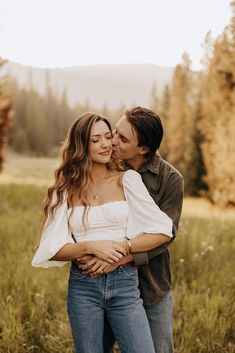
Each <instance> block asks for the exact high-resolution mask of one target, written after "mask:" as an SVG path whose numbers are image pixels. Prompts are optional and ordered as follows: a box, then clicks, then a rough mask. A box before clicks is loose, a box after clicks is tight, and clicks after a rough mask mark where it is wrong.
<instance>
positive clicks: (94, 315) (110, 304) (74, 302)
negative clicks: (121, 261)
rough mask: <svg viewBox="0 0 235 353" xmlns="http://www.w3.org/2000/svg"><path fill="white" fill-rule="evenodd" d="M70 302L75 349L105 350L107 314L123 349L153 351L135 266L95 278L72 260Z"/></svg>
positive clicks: (88, 352) (132, 352)
mask: <svg viewBox="0 0 235 353" xmlns="http://www.w3.org/2000/svg"><path fill="white" fill-rule="evenodd" d="M67 306H68V315H69V320H70V325H71V329H72V335H73V340H74V346H75V350H76V353H103V352H104V348H103V334H104V315H106V317H107V318H108V320H109V323H110V325H111V327H112V330H113V333H114V335H115V338H116V341H117V342H118V344H119V347H120V350H121V352H122V353H154V347H153V343H152V337H151V332H150V328H149V324H148V320H147V317H146V313H145V310H144V308H143V302H142V299H141V298H140V293H139V289H138V272H137V269H136V267H135V266H123V267H119V268H118V269H116V270H115V271H113V272H111V273H109V274H105V275H102V276H100V277H98V278H96V279H92V278H90V276H88V275H84V274H82V271H81V270H80V269H79V268H78V267H77V265H76V264H72V266H71V271H70V277H69V285H68V301H67Z"/></svg>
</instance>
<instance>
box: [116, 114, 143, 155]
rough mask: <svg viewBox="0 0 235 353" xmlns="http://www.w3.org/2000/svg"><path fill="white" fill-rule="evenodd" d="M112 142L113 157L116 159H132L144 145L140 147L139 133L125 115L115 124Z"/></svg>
mask: <svg viewBox="0 0 235 353" xmlns="http://www.w3.org/2000/svg"><path fill="white" fill-rule="evenodd" d="M112 144H113V153H112V157H113V158H114V159H122V160H125V161H130V160H132V159H135V158H136V157H137V156H139V155H140V151H141V150H142V147H138V138H137V134H136V132H135V130H134V129H133V127H132V126H131V124H130V123H129V122H128V121H127V118H126V117H125V115H123V116H122V117H121V119H120V120H119V121H118V123H117V124H116V126H115V130H114V132H113V140H112Z"/></svg>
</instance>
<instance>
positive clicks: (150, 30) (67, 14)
mask: <svg viewBox="0 0 235 353" xmlns="http://www.w3.org/2000/svg"><path fill="white" fill-rule="evenodd" d="M230 17H231V11H230V5H229V0H155V1H154V0H141V1H140V0H0V56H2V57H5V58H9V59H10V60H12V61H15V62H19V63H22V64H27V65H32V66H38V67H65V66H77V65H89V64H115V63H152V64H158V65H164V66H175V65H176V64H177V63H179V62H180V61H181V55H182V53H183V52H184V51H187V52H188V53H189V55H190V57H191V59H192V61H193V68H195V69H198V68H200V59H201V57H202V55H203V50H202V47H201V44H202V42H203V40H204V37H205V35H206V33H207V32H208V31H209V30H211V31H212V34H213V36H216V35H218V34H219V33H221V32H222V30H223V28H224V27H225V26H226V25H227V24H228V23H229V20H230Z"/></svg>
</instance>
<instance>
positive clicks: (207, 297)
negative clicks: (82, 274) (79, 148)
mask: <svg viewBox="0 0 235 353" xmlns="http://www.w3.org/2000/svg"><path fill="white" fill-rule="evenodd" d="M0 193H1V204H0V234H1V236H0V247H1V257H0V296H1V302H0V311H1V315H0V352H2V353H32V352H33V353H62V352H63V353H72V352H73V344H72V338H71V334H70V328H69V324H68V319H67V314H66V289H67V277H68V267H67V266H65V267H64V268H62V269H57V268H56V269H48V270H44V269H36V268H32V267H31V265H30V262H31V259H32V256H33V254H34V251H35V246H36V245H37V242H38V240H39V233H40V228H41V222H42V216H41V215H42V212H41V207H40V205H41V202H42V199H43V197H44V194H45V189H44V188H42V187H39V186H29V185H28V186H26V185H25V186H23V185H18V186H16V185H8V186H7V185H5V186H3V185H2V186H0ZM234 231H235V224H234V221H233V223H232V222H231V221H230V222H229V221H228V220H226V219H223V218H222V217H221V219H213V218H203V219H201V218H197V217H186V216H185V217H184V218H183V221H182V224H181V230H180V233H179V235H178V237H177V239H176V240H175V243H174V244H173V245H172V248H171V255H172V269H173V277H174V283H175V285H174V298H175V306H174V316H175V323H174V329H175V332H174V335H175V347H176V353H189V352H190V353H225V352H226V353H232V352H234V350H235V337H234V332H235V327H234V321H233V319H232V317H234V314H235V306H234V296H235V293H234V288H235V283H234V275H233V268H234V250H235V239H234Z"/></svg>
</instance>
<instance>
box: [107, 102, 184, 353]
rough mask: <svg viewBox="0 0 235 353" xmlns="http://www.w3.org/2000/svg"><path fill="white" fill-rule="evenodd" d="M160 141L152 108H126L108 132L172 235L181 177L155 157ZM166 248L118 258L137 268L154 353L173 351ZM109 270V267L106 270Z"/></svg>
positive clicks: (180, 195)
mask: <svg viewBox="0 0 235 353" xmlns="http://www.w3.org/2000/svg"><path fill="white" fill-rule="evenodd" d="M162 137H163V127H162V123H161V120H160V118H159V117H158V116H157V115H156V114H155V113H154V112H153V111H152V110H150V109H147V108H142V107H136V108H134V109H131V110H127V111H125V113H124V115H123V116H122V117H121V119H120V120H119V121H118V123H117V124H116V127H115V130H114V136H113V150H114V151H113V158H114V159H121V160H123V161H124V162H125V167H126V168H132V169H134V170H136V171H138V172H139V173H140V175H141V177H142V179H143V182H144V184H145V185H146V187H147V189H148V191H149V193H150V195H151V196H152V198H153V199H154V201H155V202H156V204H157V205H158V206H159V207H160V209H161V210H162V211H164V212H165V213H166V214H167V215H168V216H169V217H170V218H171V219H172V221H173V235H174V237H175V235H176V232H177V229H178V225H179V219H180V215H181V210H182V202H183V178H182V176H181V174H180V173H179V172H178V171H177V170H176V169H175V168H174V167H172V166H171V165H170V164H169V163H167V162H166V161H165V160H163V159H162V158H161V157H160V155H159V154H158V153H156V152H157V150H158V149H159V147H160V144H161V141H162ZM169 244H170V243H169V242H167V243H164V244H162V245H161V246H160V247H158V248H156V249H154V250H151V251H149V252H144V253H135V254H131V255H128V256H126V257H125V258H123V259H122V260H121V263H122V264H125V263H127V262H132V261H134V263H135V264H136V265H139V284H140V291H141V296H142V299H143V302H144V308H145V311H146V314H147V317H148V321H149V324H150V328H151V332H152V337H153V343H154V347H155V351H156V353H172V352H173V338H172V323H173V310H172V293H171V271H170V258H169V252H168V246H169ZM114 267H115V265H110V270H112V269H113V268H114ZM107 272H108V270H107ZM127 334H128V333H127ZM143 339H144V338H143ZM113 345H114V338H113V335H112V331H111V328H110V327H109V325H108V322H107V321H106V327H105V330H104V347H105V348H104V352H105V353H110V352H111V351H112V346H113ZM146 353H148V352H146Z"/></svg>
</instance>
